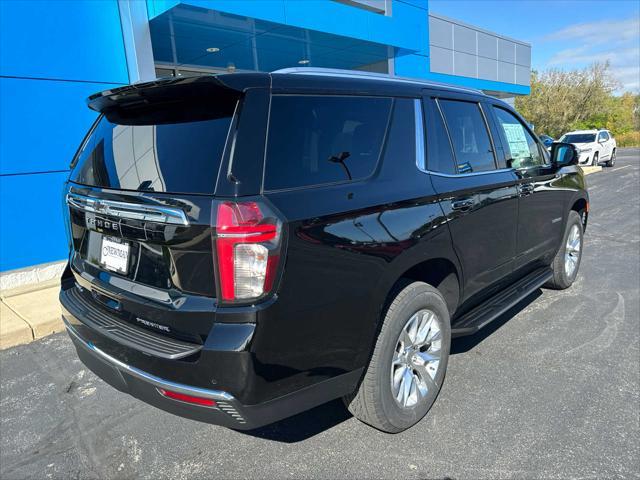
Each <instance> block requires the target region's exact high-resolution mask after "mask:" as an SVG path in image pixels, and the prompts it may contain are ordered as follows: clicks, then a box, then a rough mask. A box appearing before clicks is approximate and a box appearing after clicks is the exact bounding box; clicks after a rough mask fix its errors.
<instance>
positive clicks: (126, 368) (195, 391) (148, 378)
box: [62, 315, 235, 402]
mask: <svg viewBox="0 0 640 480" xmlns="http://www.w3.org/2000/svg"><path fill="white" fill-rule="evenodd" d="M62 320H63V322H64V324H65V327H67V331H68V332H69V334H70V335H72V336H73V337H75V338H76V339H77V340H78V341H79V342H80V343H81V344H82V346H83V347H85V348H86V349H87V350H89V352H91V353H93V354H94V355H96V356H98V357H100V358H102V359H103V360H104V361H106V362H107V363H109V364H110V365H111V366H113V367H115V368H117V369H118V370H121V371H123V372H126V373H128V374H129V375H131V376H133V377H135V378H137V379H138V380H142V381H144V382H147V383H150V384H151V385H153V386H155V387H156V388H158V387H159V388H163V389H165V390H171V391H173V392H178V393H184V394H186V395H193V396H196V397H202V398H210V399H212V400H222V401H226V402H230V401H234V400H235V398H234V397H233V395H231V394H229V393H227V392H223V391H221V390H209V389H206V388H199V387H192V386H189V385H184V384H182V383H175V382H171V381H169V380H165V379H163V378H160V377H156V376H155V375H152V374H150V373H147V372H144V371H142V370H140V369H138V368H136V367H132V366H131V365H127V364H126V363H124V362H121V361H120V360H118V359H117V358H114V357H112V356H111V355H109V354H108V353H105V352H103V351H102V350H100V349H99V348H98V347H96V346H95V345H94V344H93V343H91V342H87V341H86V340H84V339H83V338H82V337H81V336H80V334H79V333H78V332H77V331H76V329H75V328H73V326H72V325H71V324H70V323H69V321H68V320H67V319H66V318H65V317H64V315H63V316H62Z"/></svg>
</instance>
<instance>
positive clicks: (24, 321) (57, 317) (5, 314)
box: [0, 282, 64, 350]
mask: <svg viewBox="0 0 640 480" xmlns="http://www.w3.org/2000/svg"><path fill="white" fill-rule="evenodd" d="M59 292H60V285H59V283H58V282H47V283H46V284H45V285H41V288H38V289H37V290H34V289H33V288H30V289H25V288H20V289H16V290H12V291H4V292H2V296H1V297H0V308H1V310H0V350H1V349H5V348H9V347H13V346H16V345H21V344H24V343H29V342H31V341H33V340H38V339H39V338H42V337H46V336H47V335H51V334H52V333H56V332H61V331H62V330H63V329H64V326H63V323H62V317H61V310H60V303H59V301H58V293H59Z"/></svg>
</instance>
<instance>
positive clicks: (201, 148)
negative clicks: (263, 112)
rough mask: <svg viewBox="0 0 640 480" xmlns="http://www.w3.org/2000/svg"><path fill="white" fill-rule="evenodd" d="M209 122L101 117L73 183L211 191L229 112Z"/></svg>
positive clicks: (75, 161) (191, 191)
mask: <svg viewBox="0 0 640 480" xmlns="http://www.w3.org/2000/svg"><path fill="white" fill-rule="evenodd" d="M218 113H219V115H220V116H219V117H218V118H213V119H210V120H202V121H195V122H188V121H186V122H180V123H161V124H148V125H119V124H116V123H111V122H110V121H108V120H107V119H106V118H104V117H103V118H102V119H101V120H100V122H99V123H98V125H97V126H96V128H95V130H94V131H93V132H92V134H91V135H90V136H89V138H88V139H87V141H86V142H85V143H84V145H83V148H82V150H81V151H80V152H79V154H78V157H77V159H75V160H74V164H75V167H74V168H73V171H72V173H71V181H73V182H76V183H80V184H83V185H90V186H95V187H102V188H113V189H117V190H139V191H150V192H171V193H203V194H212V193H214V189H215V186H216V179H217V176H218V170H219V168H220V162H221V159H222V153H223V150H224V146H225V143H226V140H227V133H228V131H229V126H230V123H231V117H232V116H233V110H231V109H229V111H226V112H218Z"/></svg>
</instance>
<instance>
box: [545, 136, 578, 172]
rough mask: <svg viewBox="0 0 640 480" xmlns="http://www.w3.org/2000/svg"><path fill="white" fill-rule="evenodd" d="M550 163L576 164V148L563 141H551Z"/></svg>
mask: <svg viewBox="0 0 640 480" xmlns="http://www.w3.org/2000/svg"><path fill="white" fill-rule="evenodd" d="M551 163H552V164H553V165H555V166H557V167H566V166H569V165H577V164H578V149H577V148H576V147H575V146H574V145H572V144H570V143H563V142H553V143H552V144H551Z"/></svg>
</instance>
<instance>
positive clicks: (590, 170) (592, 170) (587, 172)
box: [580, 165, 602, 175]
mask: <svg viewBox="0 0 640 480" xmlns="http://www.w3.org/2000/svg"><path fill="white" fill-rule="evenodd" d="M580 168H582V171H583V172H584V174H585V175H591V174H592V173H597V172H601V171H602V167H601V166H600V165H598V166H597V167H580Z"/></svg>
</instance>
